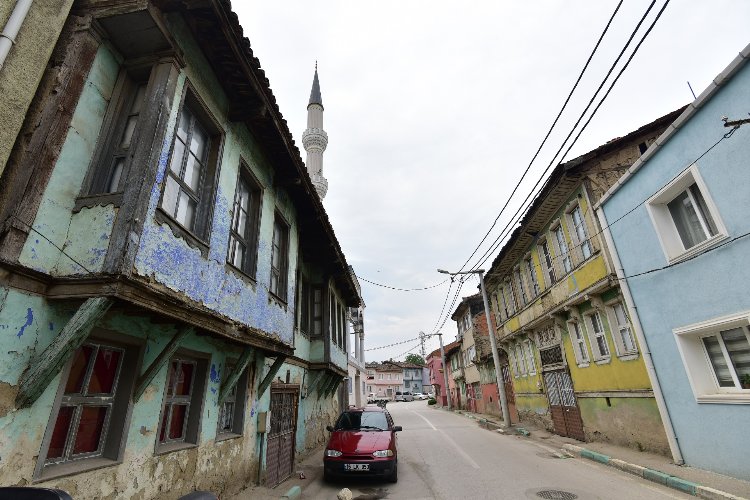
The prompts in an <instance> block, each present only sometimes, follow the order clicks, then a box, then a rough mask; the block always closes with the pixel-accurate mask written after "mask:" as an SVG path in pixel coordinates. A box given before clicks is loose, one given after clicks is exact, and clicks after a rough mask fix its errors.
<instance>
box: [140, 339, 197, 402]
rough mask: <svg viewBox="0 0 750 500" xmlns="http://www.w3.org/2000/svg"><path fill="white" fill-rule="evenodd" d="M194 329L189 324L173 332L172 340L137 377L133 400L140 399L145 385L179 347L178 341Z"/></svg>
mask: <svg viewBox="0 0 750 500" xmlns="http://www.w3.org/2000/svg"><path fill="white" fill-rule="evenodd" d="M194 332H195V329H194V328H193V327H191V326H189V327H186V328H183V329H181V330H179V331H178V332H177V333H175V334H174V337H172V340H170V341H169V343H168V344H167V345H166V346H164V349H162V351H161V352H160V353H159V355H158V356H156V359H154V360H153V361H152V362H151V364H150V365H149V366H148V368H146V371H145V372H143V375H141V376H140V377H138V382H136V384H135V393H134V394H133V401H138V400H139V399H141V396H142V395H143V391H145V390H146V387H148V385H149V384H150V383H151V381H152V380H153V379H154V377H155V376H156V374H157V373H158V372H159V370H161V369H162V367H163V366H164V365H165V364H166V363H167V362H168V361H169V358H171V357H172V356H173V355H174V353H175V352H176V351H177V349H178V348H179V347H180V343H181V342H182V340H183V339H184V338H185V337H187V336H188V335H189V334H191V333H194Z"/></svg>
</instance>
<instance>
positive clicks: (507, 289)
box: [503, 281, 516, 318]
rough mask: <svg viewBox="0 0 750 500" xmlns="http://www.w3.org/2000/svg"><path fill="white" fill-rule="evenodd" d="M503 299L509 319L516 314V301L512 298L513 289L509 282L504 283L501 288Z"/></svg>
mask: <svg viewBox="0 0 750 500" xmlns="http://www.w3.org/2000/svg"><path fill="white" fill-rule="evenodd" d="M503 299H504V302H505V306H506V308H507V309H506V314H507V315H508V317H509V318H510V317H511V316H512V315H513V314H515V313H516V299H515V297H514V296H513V287H512V286H511V284H510V282H509V281H508V282H506V283H505V286H503Z"/></svg>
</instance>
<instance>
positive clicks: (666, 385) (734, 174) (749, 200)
mask: <svg viewBox="0 0 750 500" xmlns="http://www.w3.org/2000/svg"><path fill="white" fill-rule="evenodd" d="M748 58H750V45H748V46H747V47H745V49H744V50H743V51H742V52H741V53H740V55H739V56H737V57H736V58H735V59H734V60H733V61H732V63H731V64H730V65H729V66H728V67H727V68H726V69H725V70H724V71H723V72H722V73H721V74H720V75H719V76H718V77H717V78H716V79H715V80H714V81H713V82H712V84H711V85H710V87H709V88H708V89H706V90H705V91H704V92H703V93H702V94H701V95H700V96H699V97H698V98H697V99H696V100H695V101H694V102H693V103H692V104H691V105H690V106H688V107H687V109H686V110H685V111H684V112H683V113H682V115H681V116H680V117H679V118H677V120H676V121H675V122H674V123H673V124H672V125H671V126H670V127H669V128H668V129H667V131H666V132H664V134H662V136H661V137H660V138H659V139H658V140H657V141H656V143H655V144H654V145H652V146H651V147H650V148H649V149H648V150H647V151H646V152H645V153H644V154H643V156H642V157H641V158H640V160H638V161H637V162H636V164H634V165H633V166H632V167H631V168H630V169H629V171H628V173H627V174H626V175H625V176H624V177H623V178H622V179H621V180H620V182H618V183H617V184H616V185H615V186H613V187H612V188H611V189H610V190H609V191H608V192H607V193H606V194H605V195H604V196H603V198H602V199H601V201H600V203H599V206H598V209H597V213H598V216H599V219H600V222H601V225H602V227H603V228H605V229H604V232H605V236H606V237H607V239H608V241H609V242H611V243H612V246H611V247H610V248H612V249H613V258H614V260H615V266H616V268H617V272H618V277H619V278H620V279H621V280H622V281H621V282H622V284H623V292H624V295H625V297H626V300H627V301H628V302H629V304H628V305H629V306H631V311H633V312H634V314H633V316H634V318H633V319H634V324H635V327H636V330H637V334H638V337H639V340H640V341H641V343H642V344H643V345H644V346H646V345H647V346H648V349H645V348H644V351H647V352H648V351H649V350H650V357H651V359H652V361H653V367H654V369H655V370H652V372H651V375H652V378H653V382H654V384H655V385H656V386H659V391H660V392H661V393H662V394H663V402H664V404H665V405H666V409H667V410H668V415H669V417H670V418H669V422H665V428H666V430H667V433H668V434H669V435H671V441H672V444H673V445H675V446H676V449H677V452H678V454H677V456H676V457H675V458H676V459H677V460H683V461H684V462H685V463H686V464H688V465H692V466H696V467H701V468H705V469H709V470H712V471H715V472H719V473H723V474H728V475H731V476H735V477H739V478H743V479H750V466H748V457H750V433H748V432H747V423H748V418H749V417H750V406H749V405H750V295H748V293H747V284H748V282H750V269H749V268H748V266H746V265H745V263H746V261H747V258H748V255H750V237H748V236H749V235H750V196H748V190H747V186H748V185H750V169H749V168H748V158H750V123H749V122H750V120H748V112H750V107H749V104H750V64H748ZM722 117H724V118H722ZM647 364H648V362H647ZM655 392H656V389H655Z"/></svg>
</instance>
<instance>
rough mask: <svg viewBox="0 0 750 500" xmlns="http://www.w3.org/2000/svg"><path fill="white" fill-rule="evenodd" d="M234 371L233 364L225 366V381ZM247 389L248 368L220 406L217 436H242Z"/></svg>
mask: <svg viewBox="0 0 750 500" xmlns="http://www.w3.org/2000/svg"><path fill="white" fill-rule="evenodd" d="M232 371H234V366H233V365H227V366H226V367H225V368H224V373H223V377H222V378H223V382H222V384H223V383H226V379H227V378H228V377H229V374H230V373H232ZM246 391H247V368H246V369H245V370H244V371H243V372H242V375H240V378H239V379H238V380H237V383H236V384H234V387H233V388H232V390H231V391H230V392H229V394H228V395H227V397H226V399H225V400H224V402H223V403H222V404H221V406H220V407H219V420H218V426H217V432H216V434H217V436H219V437H221V436H226V437H230V436H240V435H242V425H243V419H244V416H245V394H246Z"/></svg>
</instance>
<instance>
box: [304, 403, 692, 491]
mask: <svg viewBox="0 0 750 500" xmlns="http://www.w3.org/2000/svg"><path fill="white" fill-rule="evenodd" d="M388 410H389V411H390V412H391V415H392V416H393V419H394V420H395V422H396V425H401V426H402V427H403V428H404V430H403V432H400V433H399V438H398V439H399V441H398V453H399V463H398V468H399V480H398V483H396V484H390V483H384V482H380V481H374V480H370V479H363V478H352V479H344V480H340V481H338V482H337V483H334V484H326V483H324V482H323V481H322V479H317V480H316V481H315V482H314V483H313V484H309V483H308V484H307V485H306V487H305V489H304V492H303V497H304V498H315V499H335V498H336V493H337V492H338V491H339V490H340V489H341V488H344V487H347V488H349V489H350V490H351V491H352V493H353V495H354V498H355V499H358V500H375V499H379V498H387V499H389V500H390V499H409V500H416V499H444V500H453V499H467V500H468V499H514V500H515V499H521V500H522V499H540V498H548V499H555V500H573V499H574V498H578V499H581V500H589V499H674V498H678V499H687V498H694V497H691V496H688V495H685V494H683V493H681V492H679V491H676V490H673V489H670V488H667V487H664V486H660V485H657V484H655V483H652V482H649V481H645V480H643V479H640V478H637V477H635V476H631V475H629V474H626V473H623V472H621V471H617V470H615V469H613V468H611V467H607V466H604V465H600V464H597V463H595V462H590V461H588V460H581V459H576V458H557V457H556V456H555V453H556V452H559V450H556V449H553V448H549V447H545V446H543V445H541V444H539V443H537V442H534V441H532V440H529V439H527V438H523V437H520V436H513V435H502V434H499V433H497V432H492V431H488V430H486V429H482V428H480V427H479V426H478V425H477V423H476V421H474V420H471V419H468V418H466V417H464V416H462V415H456V414H454V413H450V412H446V411H442V410H436V409H432V408H429V407H428V406H427V403H426V401H413V402H409V403H391V404H389V405H388Z"/></svg>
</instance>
